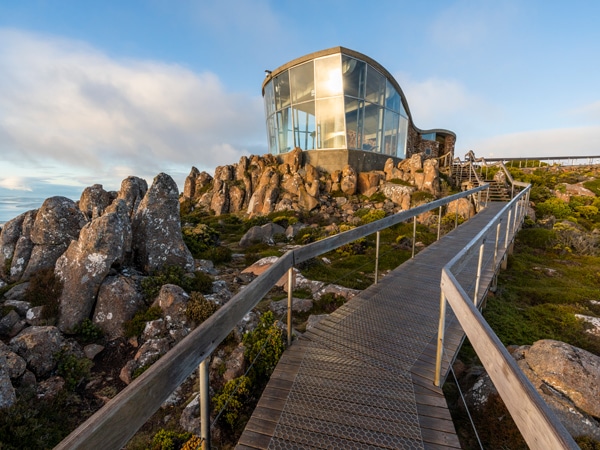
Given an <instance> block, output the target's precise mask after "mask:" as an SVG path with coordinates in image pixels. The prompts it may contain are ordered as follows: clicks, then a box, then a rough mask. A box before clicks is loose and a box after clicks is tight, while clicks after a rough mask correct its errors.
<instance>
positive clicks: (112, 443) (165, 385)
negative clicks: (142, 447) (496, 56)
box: [55, 185, 488, 450]
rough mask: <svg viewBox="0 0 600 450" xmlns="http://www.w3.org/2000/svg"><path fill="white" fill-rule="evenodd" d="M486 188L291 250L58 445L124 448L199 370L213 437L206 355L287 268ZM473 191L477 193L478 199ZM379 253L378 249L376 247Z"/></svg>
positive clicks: (204, 419) (204, 423)
mask: <svg viewBox="0 0 600 450" xmlns="http://www.w3.org/2000/svg"><path fill="white" fill-rule="evenodd" d="M487 188H488V186H487V185H483V186H478V187H476V188H474V189H471V190H469V191H464V192H460V193H458V194H454V195H450V196H448V197H444V198H442V199H439V200H435V201H433V202H429V203H426V204H424V205H420V206H417V207H415V208H412V209H410V210H407V211H401V212H399V213H396V214H394V215H391V216H388V217H385V218H383V219H381V220H378V221H376V222H372V223H369V224H366V225H362V226H360V227H357V228H354V229H351V230H349V231H345V232H343V233H340V234H337V235H335V236H331V237H329V238H326V239H323V240H320V241H317V242H314V243H311V244H307V245H305V246H303V247H300V248H296V249H293V250H289V251H288V252H286V253H285V254H284V255H282V256H281V257H280V258H279V259H278V260H277V261H276V262H275V263H274V264H273V265H272V266H271V267H270V268H269V269H267V270H266V271H265V272H264V273H263V274H262V275H260V276H259V277H257V278H256V279H255V280H254V281H252V283H250V284H249V285H247V286H246V287H245V288H244V289H243V290H241V291H240V292H238V293H237V294H236V295H235V296H234V297H233V298H232V299H231V300H230V301H229V302H227V303H226V304H225V305H223V306H222V307H221V308H220V309H218V310H217V311H216V312H215V313H214V314H213V315H212V316H211V317H210V318H208V319H207V320H206V321H204V322H203V323H202V324H201V325H200V326H198V327H197V328H196V329H194V330H193V331H192V332H191V333H190V334H189V335H187V336H186V337H185V338H184V339H183V340H182V341H180V342H179V343H178V344H177V345H175V346H174V347H173V348H172V349H171V350H170V351H169V352H168V353H166V354H165V355H164V356H163V357H162V358H160V359H159V360H158V361H157V362H156V363H154V364H153V365H152V366H151V367H150V368H149V369H148V370H146V371H145V372H144V373H143V374H142V375H140V376H139V377H138V378H136V379H135V380H134V381H133V382H132V383H131V384H130V385H129V386H127V387H126V388H125V389H123V391H121V392H120V393H119V394H117V395H116V396H115V397H114V398H113V399H112V400H110V401H109V402H108V403H107V404H106V405H105V406H104V407H103V408H102V409H100V410H99V411H97V412H96V413H95V414H94V415H92V416H91V417H90V418H89V419H88V420H87V421H86V422H84V423H83V424H82V425H80V426H79V427H78V428H77V429H76V430H74V431H73V432H72V433H71V434H69V436H67V437H66V438H65V439H64V440H63V441H62V442H60V443H59V444H58V446H56V447H55V449H58V450H66V449H115V448H121V447H122V446H123V445H125V444H126V443H127V442H128V441H129V439H131V438H132V437H133V435H134V434H135V433H136V432H137V430H138V429H139V428H140V427H141V426H142V425H144V423H146V421H147V420H148V419H149V418H150V417H151V416H152V415H153V414H154V412H155V411H157V410H158V409H159V408H160V406H161V405H162V404H163V403H164V402H165V400H167V398H168V397H169V396H170V395H171V393H172V392H173V391H174V390H175V389H176V388H177V387H178V386H179V385H181V384H182V383H183V382H184V381H185V380H186V379H187V378H188V377H189V376H190V375H191V374H192V372H194V371H195V370H197V369H198V370H199V373H200V383H201V384H200V388H201V389H200V390H201V394H202V396H201V397H202V398H201V400H200V403H201V405H200V410H201V413H202V424H201V433H202V436H201V437H202V439H203V441H204V443H206V441H207V440H208V442H210V441H209V438H208V436H209V434H208V433H209V429H208V422H209V420H208V417H207V416H208V405H209V403H208V364H207V362H208V358H209V356H210V355H211V353H212V352H213V351H214V350H215V349H216V348H217V346H218V345H219V344H220V343H221V342H222V341H223V340H224V339H225V338H226V337H227V335H228V334H229V332H230V331H231V330H232V329H233V328H234V327H235V326H236V324H237V323H238V322H240V321H241V320H242V319H243V317H244V316H245V315H246V314H247V313H248V312H249V311H251V310H252V309H253V308H254V307H255V306H256V305H257V304H258V303H259V302H260V301H261V300H262V298H263V297H264V296H265V295H266V294H267V293H268V292H269V291H270V290H271V288H272V287H273V286H275V284H276V283H277V282H278V281H279V280H280V279H281V278H282V277H283V276H284V275H286V273H288V277H289V278H288V280H289V281H292V280H291V277H292V276H293V275H292V273H293V272H292V271H293V268H294V266H296V265H297V264H300V263H302V262H304V261H307V260H309V259H311V258H314V257H316V256H319V255H322V254H324V253H327V252H329V251H331V250H334V249H336V248H338V247H341V246H342V245H345V244H349V243H351V242H353V241H355V240H357V239H360V238H364V237H367V236H369V235H371V234H373V233H377V245H378V244H379V232H380V231H381V230H384V229H386V228H388V227H391V226H393V225H396V224H399V223H401V222H406V221H408V220H411V219H412V220H413V222H414V223H415V224H416V217H417V216H419V215H421V214H423V213H425V212H427V211H431V210H434V209H439V217H440V223H441V216H442V208H443V207H444V206H446V205H448V204H449V203H451V202H453V201H455V200H458V199H461V198H467V197H471V198H472V199H473V202H476V203H477V204H478V205H483V202H482V201H481V199H480V198H479V197H480V193H481V192H482V191H484V190H486V189H487ZM475 194H478V195H477V198H476V195H475ZM457 205H458V203H457ZM415 230H416V227H413V233H414V232H415ZM439 236H440V229H439V226H438V238H439ZM414 241H415V236H414V235H413V256H414ZM378 254H379V248H377V255H378ZM377 263H378V262H377V260H376V261H375V266H376V271H375V282H377V278H378V274H377ZM290 285H293V283H290ZM291 290H292V289H291V288H288V343H289V342H291V326H290V324H291V319H290V317H291V316H290V314H291V294H290V292H291ZM205 416H206V417H205Z"/></svg>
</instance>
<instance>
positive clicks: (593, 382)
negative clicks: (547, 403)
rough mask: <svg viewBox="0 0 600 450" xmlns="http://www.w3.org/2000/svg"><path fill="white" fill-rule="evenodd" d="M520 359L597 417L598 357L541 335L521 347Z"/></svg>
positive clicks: (599, 397)
mask: <svg viewBox="0 0 600 450" xmlns="http://www.w3.org/2000/svg"><path fill="white" fill-rule="evenodd" d="M522 361H523V363H522V365H523V366H525V368H526V369H530V370H531V371H532V372H533V373H534V374H535V375H536V377H537V379H538V380H539V382H541V383H544V384H545V385H547V386H550V387H552V389H554V390H556V391H558V392H559V393H560V394H562V395H563V396H564V397H566V398H568V399H569V400H570V401H572V402H573V404H574V405H575V406H576V407H577V408H578V409H580V410H581V411H583V412H585V413H587V414H589V415H591V416H594V417H598V418H600V357H598V356H596V355H594V354H592V353H590V352H587V351H585V350H582V349H580V348H577V347H573V346H572V345H569V344H566V343H564V342H559V341H554V340H551V339H544V340H541V341H537V342H535V343H534V344H533V345H532V346H531V347H529V348H528V349H524V351H523V359H522ZM536 381H537V380H536Z"/></svg>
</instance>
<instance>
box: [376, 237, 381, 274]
mask: <svg viewBox="0 0 600 450" xmlns="http://www.w3.org/2000/svg"><path fill="white" fill-rule="evenodd" d="M380 237H381V231H377V233H376V235H375V284H377V278H378V277H379V239H380Z"/></svg>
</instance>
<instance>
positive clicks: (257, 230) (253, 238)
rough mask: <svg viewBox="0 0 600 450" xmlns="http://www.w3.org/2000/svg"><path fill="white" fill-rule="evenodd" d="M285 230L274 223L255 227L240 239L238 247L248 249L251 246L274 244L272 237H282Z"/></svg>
mask: <svg viewBox="0 0 600 450" xmlns="http://www.w3.org/2000/svg"><path fill="white" fill-rule="evenodd" d="M284 233H285V228H283V227H282V226H281V225H277V224H276V223H267V224H264V225H261V226H258V225H255V226H253V227H252V228H250V229H249V230H248V231H247V232H246V234H244V235H243V236H242V238H241V239H240V247H250V246H251V245H253V244H257V243H260V242H264V243H266V244H269V245H273V244H275V241H274V239H273V238H274V236H275V235H276V234H281V235H283V234H284Z"/></svg>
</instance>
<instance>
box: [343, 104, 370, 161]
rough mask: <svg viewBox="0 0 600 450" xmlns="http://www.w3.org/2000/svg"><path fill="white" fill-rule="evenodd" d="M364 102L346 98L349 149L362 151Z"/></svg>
mask: <svg viewBox="0 0 600 450" xmlns="http://www.w3.org/2000/svg"><path fill="white" fill-rule="evenodd" d="M364 103H365V102H364V101H362V100H358V99H356V98H352V97H346V142H347V144H348V148H355V149H362V128H363V115H364Z"/></svg>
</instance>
